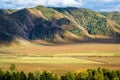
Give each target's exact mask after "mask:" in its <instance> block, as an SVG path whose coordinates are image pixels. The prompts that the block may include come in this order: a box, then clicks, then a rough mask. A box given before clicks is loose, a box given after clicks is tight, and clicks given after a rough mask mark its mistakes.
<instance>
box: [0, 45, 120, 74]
mask: <svg viewBox="0 0 120 80" xmlns="http://www.w3.org/2000/svg"><path fill="white" fill-rule="evenodd" d="M12 63H14V64H16V66H17V69H18V70H19V71H21V70H24V71H26V72H30V71H33V72H34V71H37V70H47V71H51V72H53V73H57V74H64V73H66V72H68V71H77V70H81V71H83V70H86V69H88V68H92V69H93V68H98V67H103V68H109V69H120V44H98V43H84V44H64V45H32V46H17V47H1V48H0V68H2V69H3V70H8V69H9V66H10V64H12Z"/></svg>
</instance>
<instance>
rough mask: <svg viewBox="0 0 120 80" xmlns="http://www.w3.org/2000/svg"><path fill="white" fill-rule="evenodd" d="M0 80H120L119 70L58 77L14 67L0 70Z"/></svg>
mask: <svg viewBox="0 0 120 80" xmlns="http://www.w3.org/2000/svg"><path fill="white" fill-rule="evenodd" d="M0 80H120V70H114V71H110V70H109V69H104V68H98V69H95V70H92V69H88V70H87V71H84V72H76V73H72V72H68V73H66V74H65V75H63V76H59V75H56V74H53V73H51V72H47V71H43V72H40V71H37V72H35V73H31V72H30V73H28V74H26V73H25V72H23V71H21V72H18V71H16V67H15V65H11V66H10V71H2V70H0Z"/></svg>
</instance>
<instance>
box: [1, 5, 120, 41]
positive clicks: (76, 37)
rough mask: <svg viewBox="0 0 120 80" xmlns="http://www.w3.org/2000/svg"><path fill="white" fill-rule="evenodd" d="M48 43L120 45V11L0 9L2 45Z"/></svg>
mask: <svg viewBox="0 0 120 80" xmlns="http://www.w3.org/2000/svg"><path fill="white" fill-rule="evenodd" d="M16 39H17V40H18V39H22V40H25V41H34V40H45V41H49V42H54V43H68V42H111V43H119V42H120V12H96V11H92V10H89V9H84V8H74V7H67V8H47V7H44V6H37V7H33V8H28V9H22V10H5V9H1V10H0V43H6V42H8V43H10V42H13V41H16Z"/></svg>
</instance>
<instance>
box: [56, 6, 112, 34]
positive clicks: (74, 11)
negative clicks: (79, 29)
mask: <svg viewBox="0 0 120 80" xmlns="http://www.w3.org/2000/svg"><path fill="white" fill-rule="evenodd" d="M55 9H56V10H57V11H60V12H62V13H64V14H66V15H67V16H72V17H73V18H74V19H75V20H76V22H77V23H78V24H79V25H81V26H83V27H84V28H86V29H87V30H88V33H89V34H92V35H95V34H98V35H109V36H111V35H113V34H114V33H113V31H112V29H111V28H110V27H109V26H108V23H107V18H105V17H103V16H102V15H101V14H100V13H98V12H95V11H92V10H89V9H84V8H69V7H68V8H55ZM104 14H105V13H104ZM106 15H107V14H106Z"/></svg>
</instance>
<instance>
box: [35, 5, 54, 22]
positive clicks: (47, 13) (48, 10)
mask: <svg viewBox="0 0 120 80" xmlns="http://www.w3.org/2000/svg"><path fill="white" fill-rule="evenodd" d="M36 9H38V10H40V11H41V12H42V13H43V14H44V16H45V17H46V18H48V20H53V19H54V16H55V13H56V11H55V10H54V9H52V8H46V7H44V6H37V7H36Z"/></svg>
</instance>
